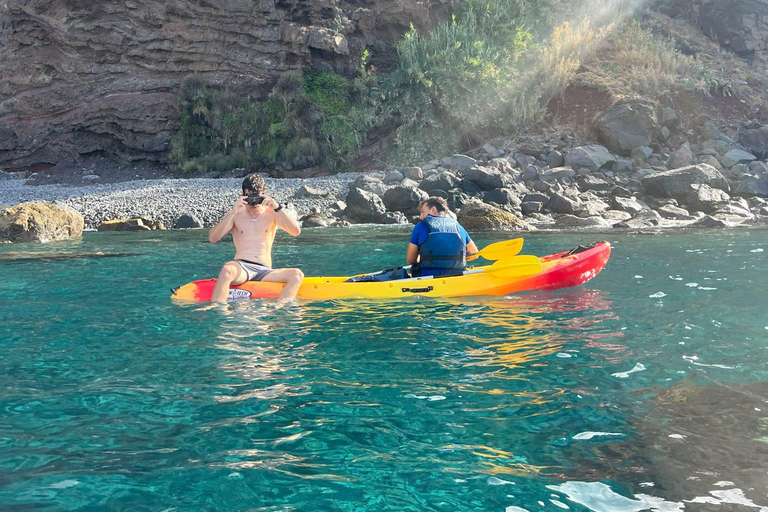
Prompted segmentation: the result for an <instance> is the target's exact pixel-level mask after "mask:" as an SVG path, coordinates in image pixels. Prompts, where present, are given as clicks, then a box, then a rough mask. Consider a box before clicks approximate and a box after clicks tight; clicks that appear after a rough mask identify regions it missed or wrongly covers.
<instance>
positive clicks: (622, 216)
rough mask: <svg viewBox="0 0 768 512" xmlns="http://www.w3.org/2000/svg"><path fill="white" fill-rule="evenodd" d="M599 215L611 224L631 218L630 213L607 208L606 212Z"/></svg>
mask: <svg viewBox="0 0 768 512" xmlns="http://www.w3.org/2000/svg"><path fill="white" fill-rule="evenodd" d="M600 216H601V217H602V218H604V219H605V220H607V221H608V222H609V223H610V224H611V225H614V224H618V223H620V222H624V221H625V220H629V219H631V218H632V214H631V213H628V212H620V211H619V210H608V211H607V212H603V213H602V214H601V215H600Z"/></svg>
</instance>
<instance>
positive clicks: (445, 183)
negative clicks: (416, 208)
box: [419, 171, 459, 195]
mask: <svg viewBox="0 0 768 512" xmlns="http://www.w3.org/2000/svg"><path fill="white" fill-rule="evenodd" d="M458 182H459V180H458V178H456V176H454V175H453V173H450V172H448V171H438V172H435V173H433V174H430V175H429V176H427V177H426V178H424V179H423V180H421V183H420V184H419V188H420V189H421V190H424V191H425V192H427V193H428V194H430V195H431V194H433V193H434V191H435V190H443V191H446V192H447V191H449V190H451V189H453V188H456V185H457V184H458Z"/></svg>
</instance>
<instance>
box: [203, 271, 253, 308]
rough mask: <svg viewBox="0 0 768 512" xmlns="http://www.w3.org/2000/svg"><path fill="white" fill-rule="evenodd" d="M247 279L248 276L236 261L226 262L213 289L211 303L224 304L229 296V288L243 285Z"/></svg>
mask: <svg viewBox="0 0 768 512" xmlns="http://www.w3.org/2000/svg"><path fill="white" fill-rule="evenodd" d="M247 279H248V274H246V273H245V270H243V267H241V266H240V264H239V263H237V262H236V261H228V262H226V263H225V264H224V266H223V267H221V272H219V279H218V280H217V281H216V286H214V287H213V293H212V294H211V302H219V303H222V304H226V302H227V297H228V296H229V286H230V285H233V284H234V285H238V284H243V283H244V282H245V281H246V280H247Z"/></svg>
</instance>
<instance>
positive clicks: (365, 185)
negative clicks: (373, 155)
mask: <svg viewBox="0 0 768 512" xmlns="http://www.w3.org/2000/svg"><path fill="white" fill-rule="evenodd" d="M353 187H355V188H359V189H361V190H365V191H367V192H373V193H374V194H377V195H381V194H383V193H384V192H385V191H386V190H387V187H386V186H385V185H384V183H383V182H382V181H381V180H380V179H379V178H377V177H376V176H371V175H369V174H363V175H361V176H358V177H357V179H356V180H355V181H353V182H352V183H350V185H349V188H350V189H352V188H353Z"/></svg>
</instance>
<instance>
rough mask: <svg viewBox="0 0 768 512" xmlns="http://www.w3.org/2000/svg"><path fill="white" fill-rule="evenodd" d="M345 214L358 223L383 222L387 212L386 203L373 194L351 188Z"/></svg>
mask: <svg viewBox="0 0 768 512" xmlns="http://www.w3.org/2000/svg"><path fill="white" fill-rule="evenodd" d="M346 203H347V207H346V209H345V210H344V214H345V215H346V216H347V217H349V218H351V219H353V220H355V221H357V222H381V221H382V219H383V217H384V214H385V213H386V211H387V208H386V206H384V202H383V201H382V200H381V198H380V197H379V196H377V195H376V194H375V193H373V192H369V191H367V190H362V189H359V188H357V187H354V186H352V187H350V189H349V193H348V194H347V198H346Z"/></svg>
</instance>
